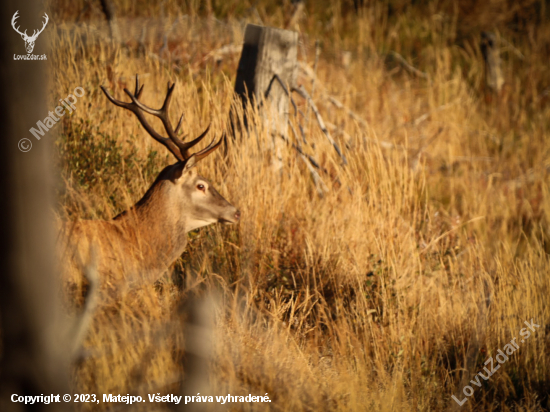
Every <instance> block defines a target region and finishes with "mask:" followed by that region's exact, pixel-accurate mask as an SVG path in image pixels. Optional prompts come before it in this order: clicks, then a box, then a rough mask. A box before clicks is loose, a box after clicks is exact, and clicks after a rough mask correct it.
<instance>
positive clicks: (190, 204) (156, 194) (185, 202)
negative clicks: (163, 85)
mask: <svg viewBox="0 0 550 412" xmlns="http://www.w3.org/2000/svg"><path fill="white" fill-rule="evenodd" d="M174 87H175V83H173V84H172V85H170V83H168V91H167V93H166V98H165V100H164V104H163V105H162V107H161V108H160V109H152V108H150V107H148V106H146V105H144V104H143V103H141V102H140V101H139V100H138V99H139V97H140V95H141V92H142V91H143V86H141V87H140V85H139V77H138V76H137V75H136V88H135V92H134V93H133V94H132V93H130V92H129V91H128V89H124V92H125V93H126V94H127V95H128V96H129V97H130V99H131V102H123V101H120V100H117V99H115V98H114V97H113V96H111V95H110V94H109V93H108V92H107V90H106V89H105V87H103V86H101V90H103V92H104V93H105V95H106V96H107V98H108V99H109V100H110V101H111V102H112V103H113V104H115V105H116V106H119V107H122V108H124V109H127V110H130V111H131V112H132V113H134V114H135V115H136V117H137V118H138V120H139V122H140V123H141V125H142V126H143V128H144V129H145V130H146V131H147V133H149V135H151V137H153V139H155V140H156V141H158V142H160V143H161V144H162V145H164V146H165V147H166V148H167V149H168V150H169V151H170V153H172V154H173V155H174V157H175V158H176V159H177V162H176V163H175V164H173V165H170V166H167V167H166V168H165V169H164V170H163V171H162V172H161V173H160V174H159V176H158V177H157V179H156V181H155V183H153V185H152V186H151V187H150V188H149V190H148V191H147V193H146V194H145V195H144V197H143V198H142V199H141V200H140V201H139V202H138V203H137V204H136V207H140V206H143V205H145V204H147V203H149V202H150V201H151V199H152V198H155V199H161V198H162V201H160V200H154V201H155V202H157V204H160V205H161V206H160V207H162V208H163V209H165V212H166V211H168V213H165V215H169V216H170V217H169V218H168V219H167V220H168V221H170V222H174V223H173V224H172V226H178V225H180V224H181V225H183V226H182V228H181V230H183V227H184V230H183V231H184V232H185V233H187V232H188V231H190V230H193V229H196V228H199V227H201V226H206V225H209V224H211V223H215V222H221V223H236V222H237V221H238V220H239V219H240V212H239V211H238V210H237V209H236V208H235V207H234V206H232V205H231V204H230V203H229V202H228V201H227V200H225V199H224V198H223V197H222V196H221V195H220V194H219V193H218V191H217V190H216V189H215V188H214V187H213V186H212V185H211V184H210V182H209V181H208V180H207V179H205V178H204V177H202V176H200V175H199V174H198V173H197V172H196V170H195V168H194V166H195V165H196V163H197V162H198V161H200V160H201V159H203V158H205V157H206V156H208V155H209V154H210V153H212V152H213V151H214V150H216V149H217V148H218V147H219V146H220V145H221V143H222V141H225V134H224V135H223V136H222V137H221V138H220V140H219V141H218V142H217V143H215V140H212V142H211V143H210V144H209V145H208V146H207V147H206V148H204V149H203V150H201V151H199V152H197V153H193V154H191V153H190V151H189V150H190V149H191V148H192V147H193V146H195V145H196V144H197V143H199V142H200V141H201V140H202V139H203V138H204V137H205V136H206V134H207V133H208V130H209V128H210V126H209V127H208V128H207V129H206V130H205V131H204V132H203V133H202V134H201V135H200V136H198V137H197V138H195V139H193V140H191V141H189V142H185V141H184V140H182V139H180V138H179V137H178V134H179V130H180V127H181V123H182V120H183V114H182V116H181V117H180V119H179V122H178V125H177V126H176V128H175V129H174V128H173V126H172V123H171V121H170V119H169V115H168V110H169V106H170V100H171V97H172V92H173V91H174ZM144 113H148V114H150V115H153V116H155V117H157V118H159V119H160V120H161V122H162V124H163V126H164V129H165V131H166V134H167V135H168V137H164V136H162V135H160V134H159V133H158V132H156V131H155V130H154V129H153V128H152V127H151V125H150V124H149V122H148V121H147V120H146V119H145V116H144ZM184 139H185V138H184Z"/></svg>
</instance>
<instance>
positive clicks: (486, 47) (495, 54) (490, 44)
mask: <svg viewBox="0 0 550 412" xmlns="http://www.w3.org/2000/svg"><path fill="white" fill-rule="evenodd" d="M481 52H482V53H483V58H484V59H485V83H486V85H487V87H488V88H489V89H490V90H492V91H493V92H497V93H498V92H500V90H501V89H502V85H503V84H504V77H503V76H502V67H501V62H500V47H499V41H498V38H497V36H495V34H494V33H490V32H486V31H484V32H483V33H481Z"/></svg>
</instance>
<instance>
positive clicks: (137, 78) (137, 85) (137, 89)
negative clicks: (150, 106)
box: [134, 74, 145, 99]
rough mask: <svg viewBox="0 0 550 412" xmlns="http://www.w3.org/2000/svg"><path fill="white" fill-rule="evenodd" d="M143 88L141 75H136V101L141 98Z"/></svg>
mask: <svg viewBox="0 0 550 412" xmlns="http://www.w3.org/2000/svg"><path fill="white" fill-rule="evenodd" d="M143 86H145V85H142V86H141V87H139V75H138V74H136V91H135V92H134V96H136V99H139V96H141V92H142V91H143Z"/></svg>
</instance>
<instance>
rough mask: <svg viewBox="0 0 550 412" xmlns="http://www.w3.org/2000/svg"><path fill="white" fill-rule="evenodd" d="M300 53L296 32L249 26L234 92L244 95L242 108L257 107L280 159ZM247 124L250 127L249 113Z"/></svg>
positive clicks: (246, 31)
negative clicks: (282, 137) (252, 105)
mask: <svg viewBox="0 0 550 412" xmlns="http://www.w3.org/2000/svg"><path fill="white" fill-rule="evenodd" d="M297 57H298V33H297V32H294V31H290V30H282V29H274V28H271V27H262V26H257V25H254V24H249V25H247V26H246V30H245V35H244V44H243V50H242V53H241V59H240V61H239V67H238V69H237V80H236V82H235V92H236V93H237V94H238V95H239V96H240V97H241V101H242V104H243V108H246V107H247V105H248V104H254V105H255V106H256V107H257V108H258V110H259V113H260V115H261V117H262V119H263V120H264V125H265V126H266V128H267V129H268V130H269V131H270V133H271V135H272V137H273V146H272V147H274V148H275V151H276V155H277V157H278V158H279V160H280V159H281V145H282V139H281V138H280V135H283V136H286V134H287V129H288V113H289V96H288V94H287V93H288V90H289V89H288V88H289V87H293V86H294V85H295V83H296V75H297V67H298V60H297ZM275 76H278V78H279V79H278V80H277V81H274V80H275ZM279 80H280V81H281V82H282V83H283V84H284V85H285V87H283V85H281V84H280V83H279ZM285 88H286V91H285ZM232 118H233V119H234V117H232ZM244 125H245V127H246V128H248V122H247V119H246V117H245V119H244ZM233 126H235V124H234V121H233Z"/></svg>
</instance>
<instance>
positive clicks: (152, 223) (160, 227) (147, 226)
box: [115, 185, 189, 268]
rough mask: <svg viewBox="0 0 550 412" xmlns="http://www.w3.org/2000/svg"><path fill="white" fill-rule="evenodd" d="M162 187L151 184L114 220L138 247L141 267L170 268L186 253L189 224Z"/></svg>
mask: <svg viewBox="0 0 550 412" xmlns="http://www.w3.org/2000/svg"><path fill="white" fill-rule="evenodd" d="M162 189H163V188H162V185H153V186H152V187H151V188H150V189H149V190H148V191H147V193H146V194H145V195H144V196H143V198H142V199H141V200H140V201H139V202H137V203H136V204H135V205H134V206H133V207H132V208H131V209H130V210H128V211H126V212H123V213H121V214H120V215H119V216H117V217H116V218H115V221H116V222H118V224H119V225H120V226H121V228H122V229H123V232H125V233H128V234H129V236H130V237H131V238H133V239H132V240H131V242H132V243H137V245H138V246H139V248H138V249H139V254H140V257H141V260H142V263H143V266H144V267H148V268H156V267H163V268H167V267H169V266H170V265H171V264H172V263H173V262H174V261H175V260H176V259H177V258H178V257H179V256H181V254H182V253H183V251H184V250H185V247H186V245H187V233H188V231H189V230H188V225H187V224H186V219H185V218H184V216H182V214H181V213H179V212H178V211H177V210H176V209H175V205H174V202H170V199H169V196H168V194H167V193H166V191H165V190H162Z"/></svg>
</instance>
